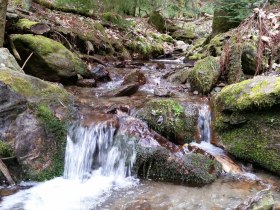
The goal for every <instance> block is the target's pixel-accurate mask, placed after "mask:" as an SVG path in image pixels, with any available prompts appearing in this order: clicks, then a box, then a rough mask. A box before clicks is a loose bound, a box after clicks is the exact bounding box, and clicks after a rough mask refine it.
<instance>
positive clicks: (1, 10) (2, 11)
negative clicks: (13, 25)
mask: <svg viewBox="0 0 280 210" xmlns="http://www.w3.org/2000/svg"><path fill="white" fill-rule="evenodd" d="M7 4H8V0H0V47H3V44H4V33H5V24H6V13H7Z"/></svg>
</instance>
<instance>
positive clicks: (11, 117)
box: [0, 68, 73, 180]
mask: <svg viewBox="0 0 280 210" xmlns="http://www.w3.org/2000/svg"><path fill="white" fill-rule="evenodd" d="M0 85H1V90H2V91H0V96H1V100H2V101H1V106H0V116H1V118H3V119H5V121H4V122H1V123H0V130H1V133H0V138H1V139H3V140H5V142H7V143H8V144H9V145H11V147H12V149H13V152H12V153H13V154H14V155H15V156H16V158H17V159H18V161H19V163H20V164H21V165H22V166H23V169H24V171H21V173H22V174H24V175H25V176H26V177H25V178H27V179H30V178H32V179H35V180H45V179H50V178H54V177H56V176H59V175H62V172H63V161H64V149H65V142H66V121H67V120H69V119H70V118H71V116H72V111H73V97H72V96H71V95H70V94H69V93H68V92H67V91H66V90H64V89H63V88H62V87H60V86H58V85H57V84H52V83H49V82H46V81H43V80H40V79H38V78H36V77H32V76H30V75H26V74H23V73H20V72H16V71H13V70H11V69H8V68H1V69H0Z"/></svg>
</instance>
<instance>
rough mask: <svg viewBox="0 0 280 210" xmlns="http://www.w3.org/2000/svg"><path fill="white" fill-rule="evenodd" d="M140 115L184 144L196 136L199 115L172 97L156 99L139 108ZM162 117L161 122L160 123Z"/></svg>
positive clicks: (163, 132) (165, 135)
mask: <svg viewBox="0 0 280 210" xmlns="http://www.w3.org/2000/svg"><path fill="white" fill-rule="evenodd" d="M138 116H139V117H140V118H142V119H143V120H145V121H147V123H148V124H149V126H150V127H151V128H152V129H154V130H155V131H157V132H158V133H160V134H161V135H163V136H164V137H166V138H167V139H169V140H170V141H172V142H174V143H176V144H180V145H183V144H185V143H188V142H191V141H192V140H193V139H194V138H195V134H196V125H197V116H196V115H193V113H192V111H190V112H187V111H185V109H184V107H183V106H181V105H180V104H179V103H178V102H176V101H174V100H171V99H154V100H151V101H149V102H148V103H146V104H145V105H144V107H143V108H142V109H140V110H139V112H138ZM160 118H163V120H161V123H159V120H160Z"/></svg>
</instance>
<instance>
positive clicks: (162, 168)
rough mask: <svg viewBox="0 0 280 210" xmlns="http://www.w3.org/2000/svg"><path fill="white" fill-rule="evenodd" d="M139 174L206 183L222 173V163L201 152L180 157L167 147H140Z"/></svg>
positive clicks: (162, 178)
mask: <svg viewBox="0 0 280 210" xmlns="http://www.w3.org/2000/svg"><path fill="white" fill-rule="evenodd" d="M136 169H137V174H138V175H139V176H140V177H144V178H147V179H156V180H162V181H171V182H179V183H189V184H196V185H204V184H208V183H211V182H213V181H214V180H215V179H216V178H217V177H218V176H219V175H220V173H221V165H220V164H219V163H218V162H216V161H215V160H212V159H209V158H207V157H206V156H203V155H201V154H192V153H190V154H186V155H184V156H182V157H180V158H178V157H176V155H174V154H172V153H170V152H169V151H168V150H167V149H165V148H162V147H158V148H153V147H152V148H150V147H146V148H144V147H139V148H138V149H137V162H136Z"/></svg>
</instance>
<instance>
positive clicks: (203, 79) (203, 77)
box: [189, 56, 220, 94]
mask: <svg viewBox="0 0 280 210" xmlns="http://www.w3.org/2000/svg"><path fill="white" fill-rule="evenodd" d="M219 76H220V65H219V61H218V59H217V58H214V57H211V56H208V57H206V58H204V59H202V60H199V61H198V62H197V63H196V64H195V66H194V67H193V68H192V69H191V71H190V74H189V81H190V83H191V86H192V89H193V90H197V91H199V92H202V93H204V94H205V93H208V92H210V91H211V88H212V87H213V85H214V84H215V83H216V82H217V81H218V79H219Z"/></svg>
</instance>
